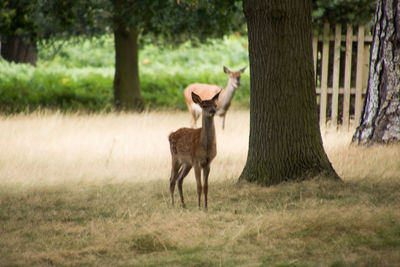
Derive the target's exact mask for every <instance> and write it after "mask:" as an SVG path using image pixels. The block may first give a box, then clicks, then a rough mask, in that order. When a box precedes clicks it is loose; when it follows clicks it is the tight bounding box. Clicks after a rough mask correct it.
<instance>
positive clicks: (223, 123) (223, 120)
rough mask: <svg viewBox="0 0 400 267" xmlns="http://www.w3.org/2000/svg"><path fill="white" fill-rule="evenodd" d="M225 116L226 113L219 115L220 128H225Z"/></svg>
mask: <svg viewBox="0 0 400 267" xmlns="http://www.w3.org/2000/svg"><path fill="white" fill-rule="evenodd" d="M225 116H226V115H223V116H221V121H222V130H223V129H225Z"/></svg>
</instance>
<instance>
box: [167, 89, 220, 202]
mask: <svg viewBox="0 0 400 267" xmlns="http://www.w3.org/2000/svg"><path fill="white" fill-rule="evenodd" d="M191 95H192V100H193V103H196V104H197V105H199V106H200V108H201V110H202V127H201V128H199V129H193V128H180V129H179V130H177V131H175V132H173V133H171V134H170V135H169V137H168V139H169V144H170V149H171V157H172V169H171V178H170V193H171V200H172V205H174V190H175V184H176V182H178V190H179V196H180V198H181V202H182V207H185V202H184V200H183V192H182V183H183V179H184V178H185V177H186V175H187V174H188V173H189V171H190V170H191V168H192V167H193V168H194V173H195V176H196V183H197V196H198V205H199V208H200V206H201V205H200V202H201V193H202V191H204V204H205V208H206V209H207V193H208V175H209V173H210V164H211V161H212V160H213V159H214V158H215V156H216V155H217V144H216V140H215V127H214V115H215V113H216V111H217V104H216V102H217V100H218V97H219V95H220V93H219V92H218V93H217V94H216V95H215V96H214V97H213V98H212V99H211V100H202V99H201V98H200V96H198V95H197V94H195V93H193V92H192V93H191ZM201 169H203V181H204V187H202V185H201Z"/></svg>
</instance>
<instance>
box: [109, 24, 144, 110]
mask: <svg viewBox="0 0 400 267" xmlns="http://www.w3.org/2000/svg"><path fill="white" fill-rule="evenodd" d="M114 38H115V77H114V103H115V107H116V108H117V109H119V110H121V109H122V110H136V111H142V110H143V100H142V96H141V93H140V83H139V68H138V44H137V38H138V33H137V30H136V29H134V28H131V29H129V30H127V29H126V28H125V27H119V28H118V29H117V30H115V31H114Z"/></svg>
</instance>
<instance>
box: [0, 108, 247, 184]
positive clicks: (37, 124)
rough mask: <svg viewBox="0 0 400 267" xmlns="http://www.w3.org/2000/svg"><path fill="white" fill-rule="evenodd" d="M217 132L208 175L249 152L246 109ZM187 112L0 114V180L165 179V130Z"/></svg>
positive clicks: (236, 167) (226, 173) (233, 167)
mask: <svg viewBox="0 0 400 267" xmlns="http://www.w3.org/2000/svg"><path fill="white" fill-rule="evenodd" d="M228 116H230V117H228V119H227V129H226V130H225V131H223V132H222V131H221V130H220V128H221V127H220V126H221V124H220V121H219V120H218V118H217V119H216V128H217V132H218V133H217V135H218V155H219V156H218V157H217V159H216V161H215V163H214V164H213V166H212V173H213V175H212V176H213V179H225V178H234V177H236V176H237V175H238V173H239V172H240V168H241V167H242V166H243V164H244V160H245V156H246V152H247V142H248V139H247V136H248V127H247V126H246V125H248V113H247V112H231V113H230V114H228ZM189 119H190V115H189V114H188V113H174V112H152V113H144V114H107V115H76V114H70V115H63V114H60V113H51V114H43V113H35V114H29V115H15V116H9V117H3V118H1V120H0V140H1V141H0V151H1V152H0V162H1V165H2V166H1V171H0V182H1V183H2V184H3V185H4V184H15V183H18V184H22V185H47V184H59V183H61V184H70V183H80V182H85V183H86V182H89V183H96V182H104V181H107V182H111V183H113V182H116V183H119V182H138V181H142V182H143V181H150V180H157V179H168V178H169V174H170V173H169V172H170V152H169V143H168V134H169V133H170V132H171V131H175V130H176V129H178V128H180V127H183V126H189Z"/></svg>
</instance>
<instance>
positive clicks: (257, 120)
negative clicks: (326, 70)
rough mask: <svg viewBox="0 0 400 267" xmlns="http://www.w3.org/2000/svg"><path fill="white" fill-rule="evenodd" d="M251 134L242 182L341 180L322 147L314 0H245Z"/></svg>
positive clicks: (265, 183)
mask: <svg viewBox="0 0 400 267" xmlns="http://www.w3.org/2000/svg"><path fill="white" fill-rule="evenodd" d="M243 9H244V14H245V17H246V20H247V27H248V38H249V58H250V138H249V151H248V156H247V162H246V166H245V167H244V170H243V172H242V174H241V176H240V178H239V180H246V181H250V182H256V183H259V184H263V185H271V184H277V183H280V182H283V181H289V180H291V181H298V180H304V179H307V178H312V177H315V176H317V175H322V176H323V177H332V178H335V179H339V177H338V176H337V174H336V173H335V171H334V170H333V168H332V166H331V164H330V162H329V160H328V157H327V155H326V153H325V151H324V149H323V146H322V139H321V134H320V129H319V122H318V112H317V104H316V95H315V85H314V78H313V60H312V45H311V42H312V36H311V35H312V34H311V32H312V25H311V1H309V0H298V1H290V0H268V1H264V0H244V1H243Z"/></svg>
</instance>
